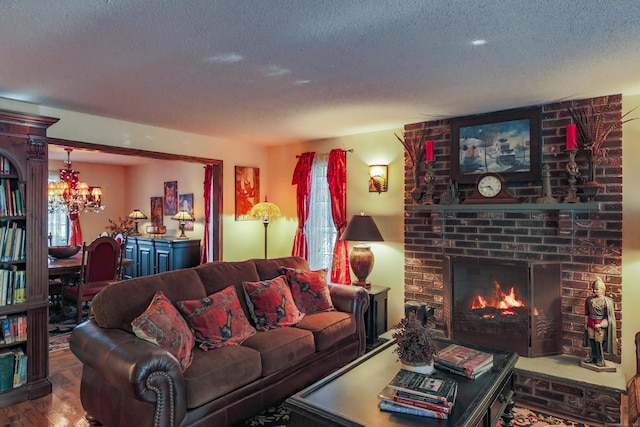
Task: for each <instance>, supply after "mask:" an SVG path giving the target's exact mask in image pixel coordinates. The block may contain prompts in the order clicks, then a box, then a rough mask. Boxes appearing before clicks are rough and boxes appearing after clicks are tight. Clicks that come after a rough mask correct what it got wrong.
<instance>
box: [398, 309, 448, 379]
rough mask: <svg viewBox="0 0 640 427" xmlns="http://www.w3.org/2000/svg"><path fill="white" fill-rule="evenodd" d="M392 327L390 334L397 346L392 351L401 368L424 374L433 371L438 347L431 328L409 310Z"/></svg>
mask: <svg viewBox="0 0 640 427" xmlns="http://www.w3.org/2000/svg"><path fill="white" fill-rule="evenodd" d="M394 328H395V331H394V332H393V333H392V334H391V336H392V337H393V338H394V339H395V341H396V344H397V347H396V348H395V349H394V350H393V352H394V353H396V354H397V355H398V360H400V363H401V364H402V369H407V370H410V371H416V372H421V373H426V374H429V373H431V372H433V370H434V368H433V360H434V357H435V355H436V354H437V352H438V349H437V347H436V344H435V342H434V341H433V337H434V335H433V331H432V330H431V328H429V327H428V326H427V325H424V324H422V322H420V320H419V319H418V318H417V317H416V314H415V312H410V313H409V315H408V316H407V317H405V318H403V319H402V320H401V321H400V323H398V324H397V325H396V326H395V327H394Z"/></svg>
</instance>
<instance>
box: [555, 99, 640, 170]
mask: <svg viewBox="0 0 640 427" xmlns="http://www.w3.org/2000/svg"><path fill="white" fill-rule="evenodd" d="M636 108H637V107H635V108H633V109H631V110H629V111H627V112H626V113H625V114H623V115H622V117H621V118H620V119H617V120H615V121H613V122H612V123H609V124H608V125H607V124H606V120H607V114H608V113H609V112H610V111H611V110H612V109H613V106H612V105H611V104H608V103H607V104H605V105H602V106H598V107H596V106H593V105H590V106H587V107H584V108H577V107H569V108H567V110H568V111H569V114H571V118H572V119H573V121H574V122H575V124H576V127H577V128H578V147H579V148H580V149H581V150H584V151H586V152H587V155H589V156H593V157H598V158H599V157H605V156H606V154H607V149H606V148H604V147H602V144H603V143H604V141H606V140H607V137H608V136H609V134H610V133H611V132H612V131H613V130H615V129H618V128H621V127H622V125H623V124H624V123H627V122H630V121H632V120H636V119H637V118H638V117H633V118H629V119H625V117H627V116H628V115H629V113H631V112H632V111H634V110H635V109H636Z"/></svg>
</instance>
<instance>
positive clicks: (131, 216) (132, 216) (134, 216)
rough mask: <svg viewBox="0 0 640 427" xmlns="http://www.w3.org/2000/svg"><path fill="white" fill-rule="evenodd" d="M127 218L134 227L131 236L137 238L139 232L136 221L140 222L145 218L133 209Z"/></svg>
mask: <svg viewBox="0 0 640 427" xmlns="http://www.w3.org/2000/svg"><path fill="white" fill-rule="evenodd" d="M127 217H128V218H129V219H132V220H133V224H134V226H135V228H134V229H133V232H132V233H131V235H132V236H139V235H140V232H139V231H138V221H140V220H141V219H147V216H146V215H145V214H143V213H142V211H141V210H140V209H134V210H133V212H131V213H130V214H129V215H127Z"/></svg>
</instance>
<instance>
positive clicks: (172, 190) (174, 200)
mask: <svg viewBox="0 0 640 427" xmlns="http://www.w3.org/2000/svg"><path fill="white" fill-rule="evenodd" d="M177 213H178V181H166V182H165V183H164V214H165V215H170V216H173V215H175V214H177Z"/></svg>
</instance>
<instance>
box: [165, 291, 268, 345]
mask: <svg viewBox="0 0 640 427" xmlns="http://www.w3.org/2000/svg"><path fill="white" fill-rule="evenodd" d="M177 305H178V309H180V312H181V313H182V314H183V315H184V317H185V319H187V322H188V323H189V326H191V328H193V330H194V332H195V336H196V341H197V342H198V345H199V346H200V348H201V349H203V350H204V351H207V350H212V349H214V348H219V347H224V346H225V345H232V344H240V343H241V342H242V341H244V340H246V339H247V338H249V337H250V336H252V335H254V334H255V333H256V332H257V331H256V330H255V328H254V327H253V326H251V323H249V319H247V317H246V316H245V315H244V311H243V310H242V306H241V305H240V300H239V299H238V294H237V293H236V289H235V287H233V286H229V287H227V288H224V289H223V290H221V291H220V292H216V293H215V294H211V295H209V296H208V297H206V298H200V299H197V300H188V301H179V302H178V304H177Z"/></svg>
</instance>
